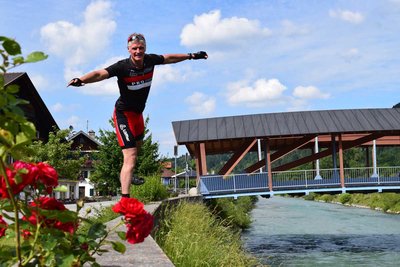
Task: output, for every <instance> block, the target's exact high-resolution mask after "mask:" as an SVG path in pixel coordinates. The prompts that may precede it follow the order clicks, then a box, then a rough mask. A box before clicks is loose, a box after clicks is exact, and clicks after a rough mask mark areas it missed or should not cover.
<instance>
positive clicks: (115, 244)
mask: <svg viewBox="0 0 400 267" xmlns="http://www.w3.org/2000/svg"><path fill="white" fill-rule="evenodd" d="M111 243H112V247H113V249H114V250H115V251H117V252H119V253H121V254H124V253H125V251H126V247H125V245H124V244H122V243H121V242H118V241H116V242H111Z"/></svg>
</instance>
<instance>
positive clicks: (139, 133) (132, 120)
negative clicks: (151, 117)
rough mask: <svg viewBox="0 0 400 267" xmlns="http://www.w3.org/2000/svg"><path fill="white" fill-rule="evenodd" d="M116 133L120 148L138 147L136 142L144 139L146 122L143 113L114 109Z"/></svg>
mask: <svg viewBox="0 0 400 267" xmlns="http://www.w3.org/2000/svg"><path fill="white" fill-rule="evenodd" d="M113 119H114V125H115V132H116V134H117V138H118V144H119V146H120V147H121V148H122V149H124V148H132V147H136V142H137V141H141V140H143V138H144V120H143V115H142V114H141V113H136V112H133V111H126V110H117V109H114V114H113Z"/></svg>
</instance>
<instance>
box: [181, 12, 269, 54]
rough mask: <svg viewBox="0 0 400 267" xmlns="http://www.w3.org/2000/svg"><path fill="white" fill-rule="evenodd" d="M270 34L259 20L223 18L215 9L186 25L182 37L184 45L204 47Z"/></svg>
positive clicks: (244, 41) (239, 41) (225, 44)
mask: <svg viewBox="0 0 400 267" xmlns="http://www.w3.org/2000/svg"><path fill="white" fill-rule="evenodd" d="M270 34H271V31H270V30H269V29H268V28H262V27H261V26H260V23H259V22H258V21H257V20H249V19H247V18H239V17H231V18H221V12H220V11H219V10H214V11H210V12H209V13H204V14H201V15H200V16H195V17H194V21H193V23H190V24H187V25H185V27H184V28H183V30H182V33H181V36H180V37H181V44H182V45H185V46H189V47H191V46H199V47H200V46H201V47H204V46H210V45H211V46H218V45H219V46H221V45H223V46H231V45H237V44H243V43H248V42H249V40H253V41H254V40H255V39H256V38H262V37H265V36H269V35H270Z"/></svg>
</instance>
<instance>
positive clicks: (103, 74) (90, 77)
mask: <svg viewBox="0 0 400 267" xmlns="http://www.w3.org/2000/svg"><path fill="white" fill-rule="evenodd" d="M108 77H109V74H108V71H106V70H105V69H100V70H95V71H92V72H89V73H87V74H85V75H83V76H82V77H80V78H73V79H72V80H71V81H70V82H69V83H68V85H67V86H70V85H72V86H83V85H85V83H95V82H99V81H102V80H104V79H107V78H108Z"/></svg>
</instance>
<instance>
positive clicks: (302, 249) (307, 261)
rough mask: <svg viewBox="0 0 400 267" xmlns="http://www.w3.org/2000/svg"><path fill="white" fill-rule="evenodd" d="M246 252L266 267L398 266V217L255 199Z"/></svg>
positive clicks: (291, 200)
mask: <svg viewBox="0 0 400 267" xmlns="http://www.w3.org/2000/svg"><path fill="white" fill-rule="evenodd" d="M252 218H253V223H252V226H251V228H250V229H249V230H247V231H245V232H244V233H243V234H242V240H243V241H244V245H245V248H246V249H247V250H248V251H249V252H250V253H251V254H252V255H254V256H256V257H257V258H259V259H260V260H261V261H262V263H264V264H268V265H270V266H346V267H347V266H374V267H375V266H400V253H399V252H400V215H390V214H385V213H382V212H379V211H373V210H369V209H360V208H353V207H345V206H341V205H337V204H328V203H320V202H314V201H306V200H303V199H297V198H283V197H273V198H270V199H264V198H260V199H259V201H258V202H257V206H256V208H255V209H254V210H253V211H252Z"/></svg>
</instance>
